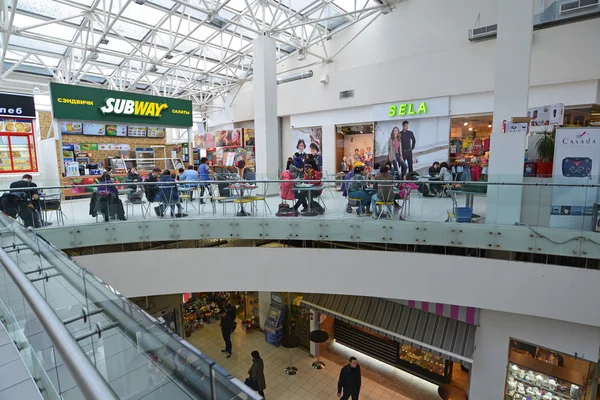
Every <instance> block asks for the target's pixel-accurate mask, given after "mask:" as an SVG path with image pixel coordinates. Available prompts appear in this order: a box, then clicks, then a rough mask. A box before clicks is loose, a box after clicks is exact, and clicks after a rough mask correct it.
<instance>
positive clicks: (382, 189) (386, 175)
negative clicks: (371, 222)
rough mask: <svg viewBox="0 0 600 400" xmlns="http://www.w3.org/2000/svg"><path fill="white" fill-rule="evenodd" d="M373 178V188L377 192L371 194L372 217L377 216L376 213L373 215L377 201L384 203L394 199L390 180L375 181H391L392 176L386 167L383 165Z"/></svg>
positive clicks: (392, 185)
mask: <svg viewBox="0 0 600 400" xmlns="http://www.w3.org/2000/svg"><path fill="white" fill-rule="evenodd" d="M373 180H374V183H373V189H376V190H377V193H375V194H373V195H372V196H371V210H372V211H373V218H377V217H378V215H375V211H376V210H377V208H376V203H377V201H384V202H386V203H388V202H392V201H394V184H393V183H392V182H384V183H378V182H377V181H392V180H394V177H393V176H392V174H390V172H389V169H388V167H387V166H385V165H384V166H383V167H381V169H380V172H379V174H377V175H376V176H375V177H374V178H373Z"/></svg>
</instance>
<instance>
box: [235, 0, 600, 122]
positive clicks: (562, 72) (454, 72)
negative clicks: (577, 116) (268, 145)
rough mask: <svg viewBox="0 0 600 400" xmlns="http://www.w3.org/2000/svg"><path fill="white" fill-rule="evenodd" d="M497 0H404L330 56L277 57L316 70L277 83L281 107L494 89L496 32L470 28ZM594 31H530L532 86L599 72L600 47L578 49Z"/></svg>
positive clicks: (244, 96)
mask: <svg viewBox="0 0 600 400" xmlns="http://www.w3.org/2000/svg"><path fill="white" fill-rule="evenodd" d="M497 1H498V0H456V1H452V2H439V1H435V0H422V1H406V2H401V3H399V4H398V5H397V6H396V9H395V10H394V11H393V12H392V13H390V14H388V15H383V16H381V17H380V18H379V19H378V20H376V21H375V22H374V23H373V24H371V25H370V26H369V27H367V29H365V31H364V32H362V33H361V34H360V35H359V36H358V37H357V38H356V39H355V40H354V41H352V42H351V43H350V45H348V46H347V47H346V48H344V50H343V51H342V52H341V53H340V54H339V55H338V56H337V57H336V58H335V59H334V61H333V62H332V63H330V64H319V65H310V66H308V65H309V64H310V63H313V62H315V59H314V58H312V57H308V58H307V59H306V60H305V61H304V62H299V61H297V60H296V59H295V58H294V57H292V58H290V59H288V60H286V61H284V62H280V63H279V64H278V70H279V71H280V72H282V71H287V70H289V69H291V68H295V67H302V66H303V65H304V66H306V67H305V68H301V69H300V70H308V69H312V70H313V72H314V76H313V78H310V79H304V80H301V81H297V82H291V83H288V84H285V85H279V86H278V114H279V115H295V114H300V113H308V112H315V111H323V110H331V109H343V108H350V107H355V106H360V105H367V104H377V103H385V102H391V101H401V100H409V99H419V98H428V97H438V96H448V95H458V94H465V93H482V92H490V91H493V89H494V76H495V48H496V40H489V41H483V42H474V43H471V42H469V40H468V37H467V35H468V30H469V29H471V28H473V27H474V26H475V21H476V19H477V17H478V15H480V16H481V25H488V24H493V23H496V22H497V16H496V14H497ZM364 24H365V23H358V24H356V25H355V26H353V27H351V28H348V29H346V30H345V31H343V32H342V33H340V34H338V35H336V36H334V37H333V38H332V40H330V41H329V42H327V47H328V54H330V55H331V54H335V53H336V52H337V51H338V50H339V49H340V48H341V47H342V46H344V44H345V43H346V42H347V41H348V40H349V39H350V38H351V37H352V36H353V35H354V34H356V33H357V32H358V31H359V30H360V29H362V27H363V26H364ZM500 29H501V28H500ZM598 37H600V23H598V20H597V19H591V20H588V21H582V22H578V23H573V24H567V25H562V26H557V27H553V28H548V29H542V30H539V31H535V32H534V40H533V48H532V64H531V83H530V84H531V86H532V87H537V86H542V85H551V84H557V83H565V82H582V81H589V80H597V79H599V78H600V53H599V52H593V51H591V52H583V53H582V52H581V51H580V49H593V48H596V47H597V43H596V40H597V39H596V38H598ZM574 43H576V46H575V47H574V45H573V44H574ZM565 48H573V50H574V51H575V53H574V54H573V55H572V56H561V50H560V49H565ZM316 51H319V49H317V50H316ZM507 57H510V54H507ZM323 73H327V74H328V75H329V78H330V79H329V83H328V84H321V83H320V82H319V78H318V77H319V75H321V74H323ZM282 75H285V73H282ZM350 89H354V91H355V97H354V98H351V99H343V100H340V99H339V92H340V91H342V90H350ZM251 92H252V84H251V83H246V84H244V86H243V87H242V90H241V91H240V93H239V94H238V95H237V97H236V99H235V102H234V103H233V106H232V110H233V118H234V120H236V121H241V120H248V119H251V118H252V101H251V98H252V95H251ZM541 100H545V98H543V99H541ZM565 102H567V101H565ZM541 103H542V104H550V103H551V102H545V101H541ZM567 103H568V102H567ZM356 122H359V121H356ZM362 122H364V120H363V121H362ZM311 125H314V124H311ZM305 126H306V125H305Z"/></svg>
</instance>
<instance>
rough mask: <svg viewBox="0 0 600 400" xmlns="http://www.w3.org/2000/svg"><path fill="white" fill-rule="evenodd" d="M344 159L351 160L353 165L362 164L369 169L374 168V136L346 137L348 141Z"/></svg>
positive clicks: (345, 145)
mask: <svg viewBox="0 0 600 400" xmlns="http://www.w3.org/2000/svg"><path fill="white" fill-rule="evenodd" d="M344 157H346V160H351V161H352V164H354V163H356V162H361V163H363V164H364V165H365V166H367V167H372V166H373V160H374V158H375V153H374V152H373V134H372V133H361V134H359V135H346V139H345V140H344Z"/></svg>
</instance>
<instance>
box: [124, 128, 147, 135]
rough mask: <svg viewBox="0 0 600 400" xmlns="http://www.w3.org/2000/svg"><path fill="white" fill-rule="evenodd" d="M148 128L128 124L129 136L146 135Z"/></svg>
mask: <svg viewBox="0 0 600 400" xmlns="http://www.w3.org/2000/svg"><path fill="white" fill-rule="evenodd" d="M146 129H147V128H146V127H145V126H128V127H127V136H131V137H146Z"/></svg>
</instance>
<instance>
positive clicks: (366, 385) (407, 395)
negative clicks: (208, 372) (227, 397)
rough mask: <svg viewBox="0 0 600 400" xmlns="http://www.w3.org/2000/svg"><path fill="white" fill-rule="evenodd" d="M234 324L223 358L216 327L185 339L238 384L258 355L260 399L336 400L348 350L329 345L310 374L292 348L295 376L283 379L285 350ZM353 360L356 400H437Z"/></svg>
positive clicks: (432, 388)
mask: <svg viewBox="0 0 600 400" xmlns="http://www.w3.org/2000/svg"><path fill="white" fill-rule="evenodd" d="M238 324H239V321H238ZM239 325H240V327H239V328H238V329H237V330H236V332H235V333H234V334H233V335H232V342H233V356H232V357H231V358H229V359H227V358H226V357H225V355H224V354H223V353H221V349H223V347H224V346H223V339H222V338H221V331H220V328H219V326H218V323H217V322H212V323H210V324H207V325H205V326H204V327H202V328H200V330H198V331H196V332H194V333H193V334H192V336H191V337H189V338H188V339H187V340H188V341H189V342H190V343H192V344H193V345H194V346H196V347H197V348H198V349H200V351H202V352H204V353H205V354H206V355H207V356H209V357H210V358H212V359H213V360H215V361H216V362H217V363H218V364H219V365H221V366H222V367H224V368H225V369H226V370H227V371H229V372H230V373H231V374H232V375H234V376H235V377H237V378H239V379H241V380H242V381H244V380H245V379H246V377H247V376H248V369H249V368H250V365H251V364H252V358H251V356H250V352H251V351H253V350H258V351H259V352H260V354H261V356H262V358H263V359H264V363H265V376H266V380H267V389H266V390H265V398H267V399H269V400H288V399H289V400H306V399H323V400H324V399H335V398H337V397H336V391H337V379H338V376H339V372H340V368H341V367H343V366H344V365H345V360H347V359H348V357H349V356H350V354H351V353H350V350H349V349H347V348H345V347H343V346H339V345H337V344H334V345H333V346H332V348H333V349H332V352H328V353H327V354H325V355H322V357H321V360H322V361H324V362H325V364H326V368H325V369H323V370H314V369H312V367H311V364H312V362H313V361H314V359H313V358H312V357H310V355H309V354H308V353H307V352H305V351H303V350H300V349H296V350H294V351H293V364H294V366H295V367H297V368H298V373H297V375H294V376H288V375H286V374H284V372H283V370H284V369H285V367H287V366H288V365H289V350H287V349H284V348H283V347H280V348H276V347H273V346H271V345H270V344H268V343H267V342H266V341H265V337H264V334H263V333H262V332H260V331H255V332H253V333H250V334H247V333H245V332H243V330H242V329H241V324H239ZM352 354H353V353H352ZM359 361H360V363H361V368H362V376H363V380H362V382H363V386H362V390H361V396H360V398H361V400H362V399H366V400H368V399H371V400H376V399H377V400H392V399H393V400H408V399H411V400H438V399H439V396H438V394H437V388H438V387H437V386H436V385H433V384H431V383H429V382H426V381H424V380H422V379H419V378H417V377H415V376H413V375H410V374H408V373H406V372H404V371H401V370H399V369H396V368H393V367H390V366H387V365H385V364H382V363H379V362H377V361H375V360H372V359H369V358H368V357H363V356H360V357H359Z"/></svg>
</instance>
